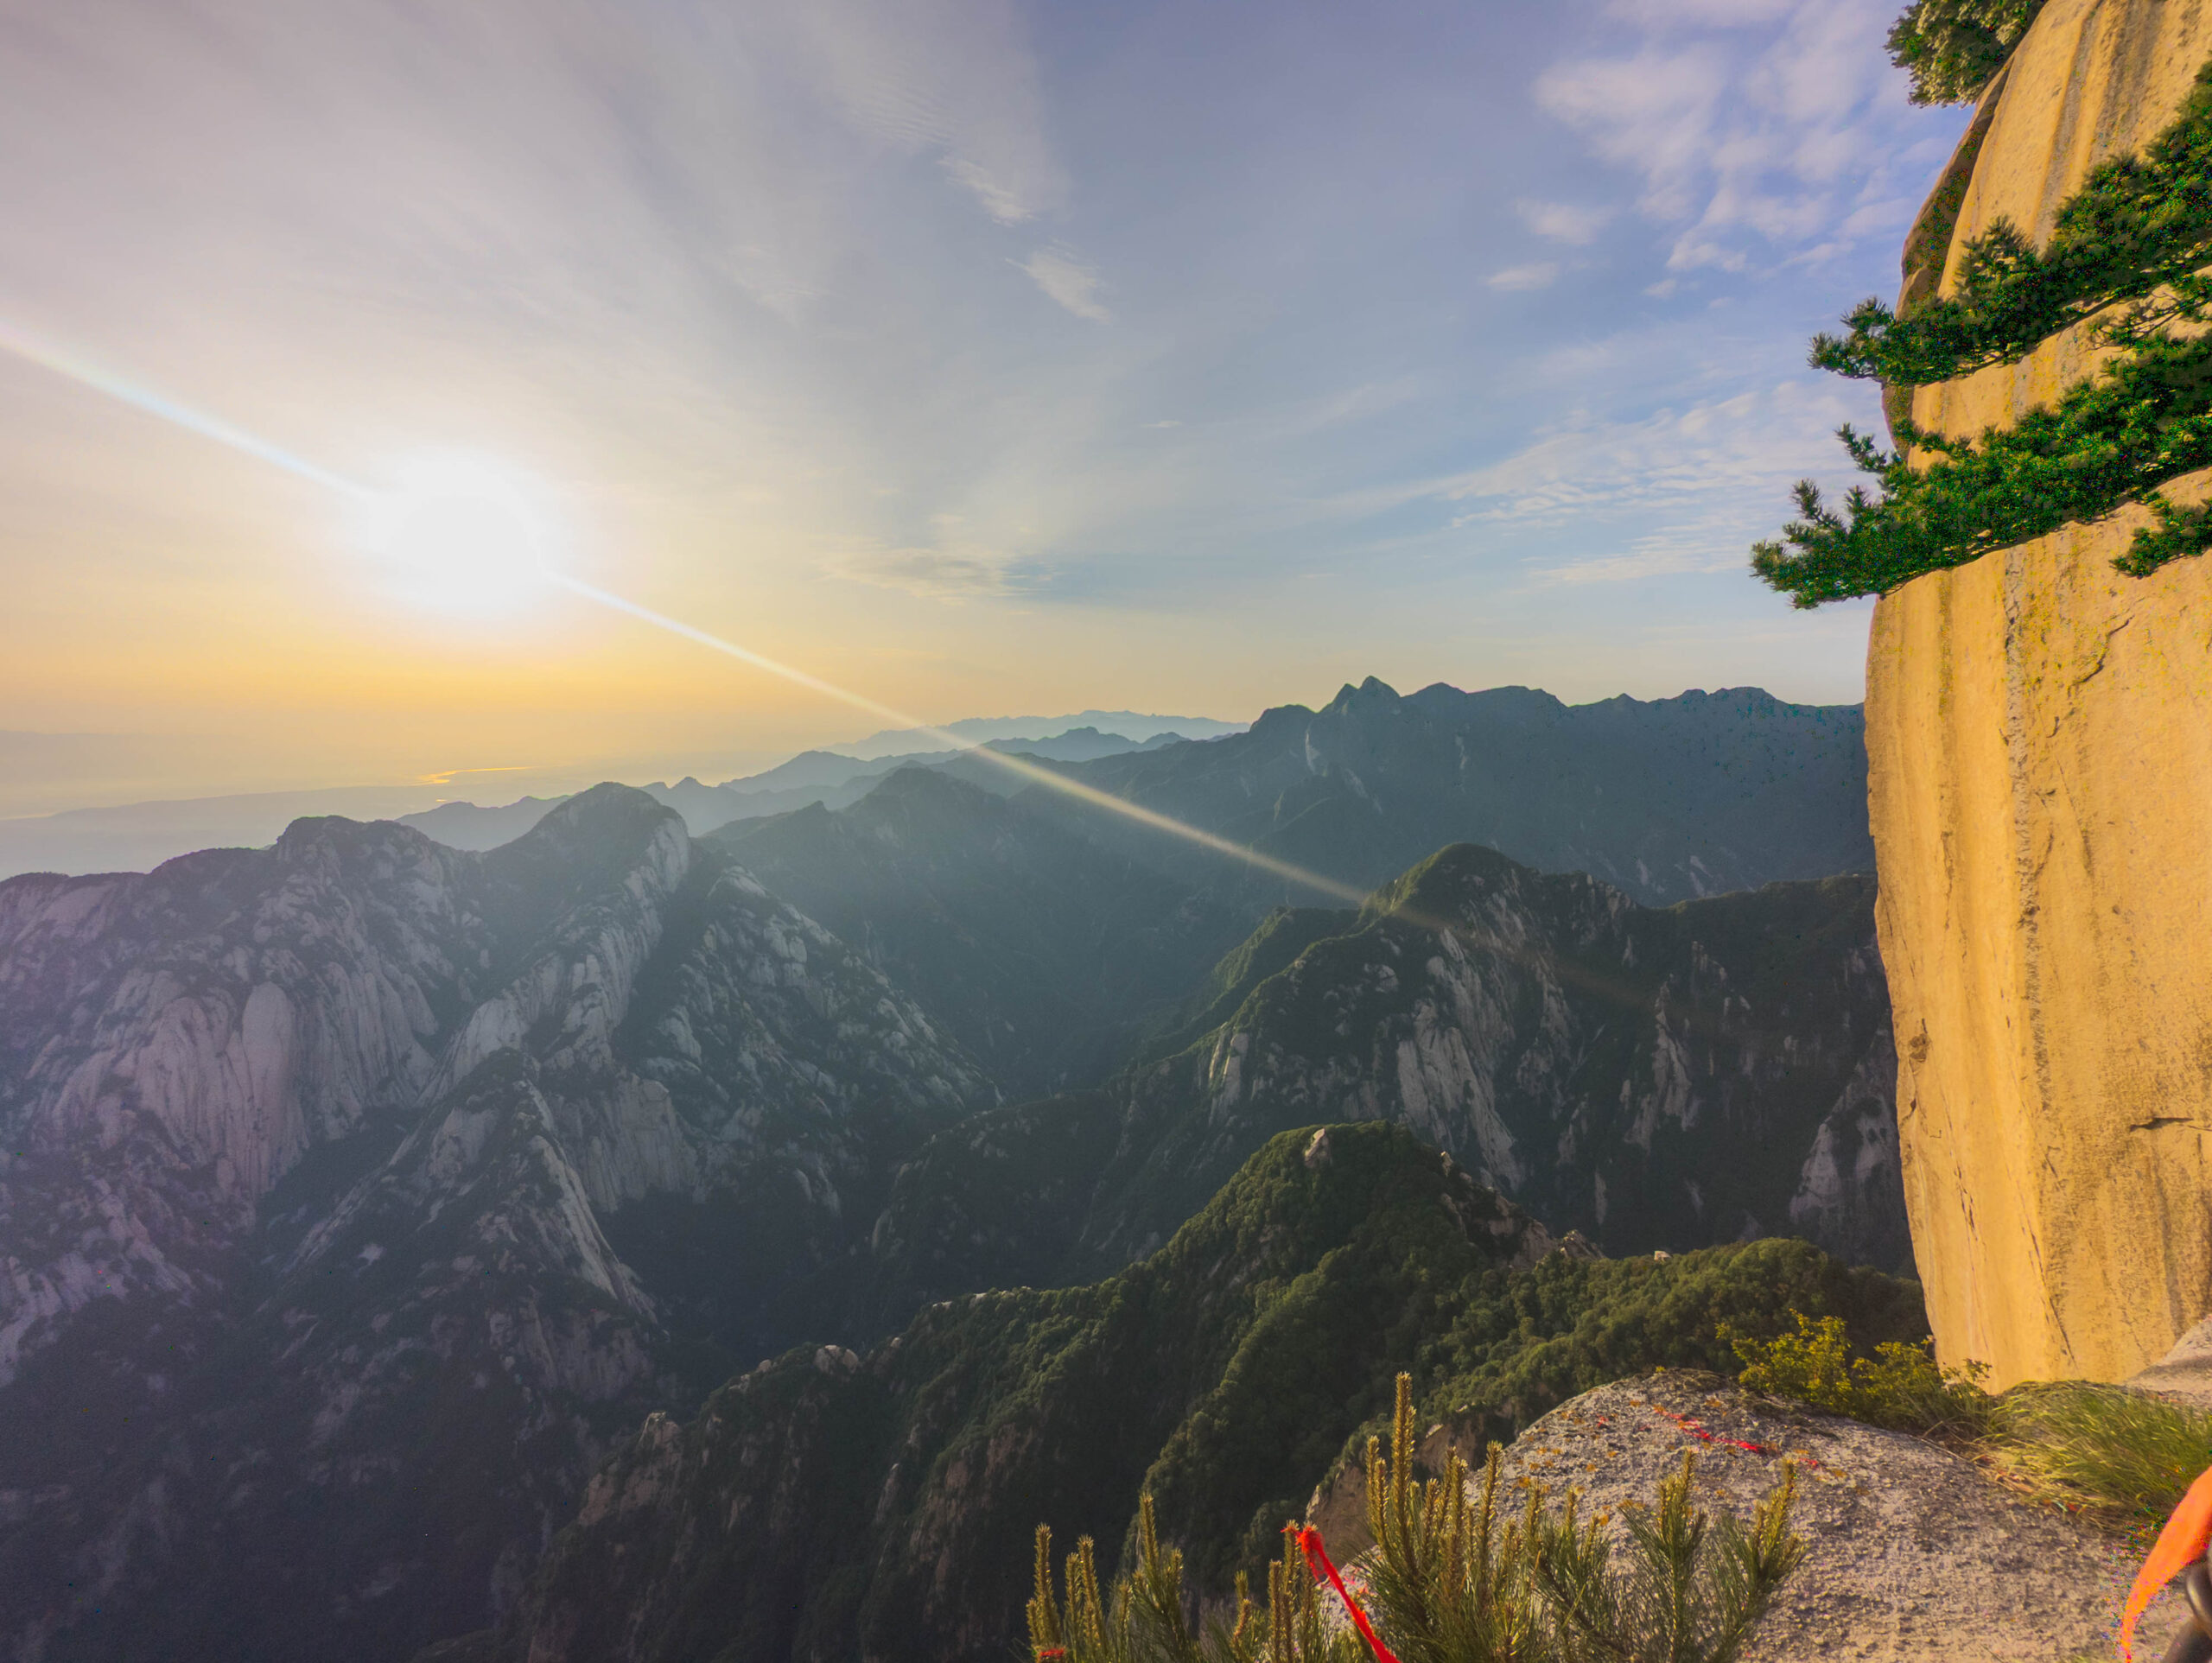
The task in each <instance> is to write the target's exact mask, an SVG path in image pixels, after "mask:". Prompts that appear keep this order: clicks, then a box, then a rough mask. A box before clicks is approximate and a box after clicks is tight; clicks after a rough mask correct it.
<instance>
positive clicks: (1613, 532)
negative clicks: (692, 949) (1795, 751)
mask: <svg viewBox="0 0 2212 1663" xmlns="http://www.w3.org/2000/svg"><path fill="white" fill-rule="evenodd" d="M1896 3H1897V0H1872V3H1869V0H1802V3H1797V0H1543V3H1535V0H1528V3H1519V0H1516V3H1490V4H1465V3H1461V4H1449V5H1447V4H1431V3H1414V0H1363V3H1362V4H1360V5H1357V6H1348V5H1344V4H1343V3H1341V0H1338V3H1328V4H1321V3H1309V0H1268V3H1266V4H1256V3H1255V4H1244V3H1236V0H1221V3H1211V4H1207V5H1204V6H1192V5H1189V4H1187V3H1185V4H1158V5H1154V4H1150V3H1147V0H1116V3H1113V4H1097V3H1087V0H1085V3H1077V0H1058V3H1053V4H1023V3H1014V0H810V3H809V4H807V5H804V6H793V5H791V4H789V3H767V4H760V5H753V4H741V3H721V4H686V3H666V0H622V3H619V4H618V3H587V0H470V3H469V4H467V5H465V6H454V5H450V4H432V3H428V0H421V3H401V0H388V3H382V4H371V3H353V0H295V3H292V4H289V5H287V6H285V7H282V8H276V7H270V6H268V5H266V4H264V3H260V0H238V3H232V0H107V3H103V4H100V5H98V6H54V5H51V4H47V3H42V0H0V154H4V155H6V156H8V157H9V158H10V163H11V165H10V167H9V168H6V169H4V170H0V592H3V593H5V594H6V595H7V597H8V603H7V605H6V606H5V608H4V609H0V737H4V736H5V734H8V733H12V734H15V735H16V736H17V737H16V739H14V740H12V741H11V742H10V746H0V752H3V753H4V754H5V755H7V756H8V757H9V759H10V772H11V776H12V778H11V779H10V781H9V782H7V783H6V784H5V786H4V788H0V814H4V813H9V812H16V813H22V812H30V811H32V810H33V809H34V808H35V809H39V810H41V811H42V810H45V809H54V808H61V807H67V806H73V805H74V804H75V803H79V802H84V803H90V802H94V801H124V800H130V798H131V797H134V796H135V797H147V796H189V795H202V794H208V793H213V792H216V791H236V790H264V789H278V788H287V789H289V788H302V787H308V786H318V785H339V784H347V785H351V784H385V783H389V782H400V781H419V780H424V779H431V780H444V779H448V778H450V779H454V780H459V781H461V782H464V783H466V784H469V786H470V788H471V789H470V792H469V794H471V795H475V796H478V797H480V799H481V800H493V799H495V798H497V797H499V795H500V793H499V789H498V787H499V782H501V781H502V780H514V781H524V780H529V781H534V780H537V779H540V778H550V777H551V776H553V775H556V774H563V773H565V774H568V775H571V776H573V775H578V774H596V773H605V774H607V775H610V776H612V777H617V778H656V777H667V778H674V777H676V776H677V775H678V774H681V773H684V772H696V773H698V774H700V775H701V776H702V777H703V778H721V777H723V776H725V775H727V774H729V773H734V772H741V771H748V770H749V769H751V768H753V767H757V766H760V765H766V764H767V763H772V762H773V761H775V760H777V759H779V758H780V757H781V756H783V755H786V754H789V753H790V752H792V751H794V750H797V749H798V748H801V747H803V746H808V745H814V744H823V743H835V742H837V741H839V740H846V739H855V738H858V737H859V736H860V735H861V734H863V733H868V732H870V731H872V730H874V729H875V728H879V727H884V726H886V725H887V724H886V723H885V722H884V721H882V720H876V719H874V717H871V716H868V715H867V714H861V713H857V712H855V710H853V709H851V708H846V707H844V706H841V705H839V704H837V703H836V701H833V700H829V699H825V698H824V697H823V695H821V693H820V692H819V691H818V690H816V689H810V688H807V687H804V686H802V685H799V684H797V683H793V682H787V681H784V680H781V679H779V678H778V677H777V676H773V675H771V674H768V673H766V672H764V671H762V670H759V669H757V668H753V667H751V666H748V665H747V664H744V663H739V662H735V661H733V660H731V659H729V658H728V657H721V656H718V655H716V654H715V653H712V652H709V651H702V650H701V649H699V648H698V647H696V645H693V644H689V643H687V642H685V641H683V640H681V639H678V638H673V637H671V636H670V635H669V634H667V633H666V632H663V631H659V630H657V629H655V628H654V627H653V626H652V625H649V624H646V623H643V622H640V621H639V620H638V619H635V618H634V617H631V616H627V615H625V614H623V613H618V612H615V611H613V610H610V609H609V608H607V606H601V605H597V604H594V602H593V601H592V600H588V599H586V598H583V597H582V596H580V595H578V594H576V593H573V592H571V591H569V590H564V589H562V588H560V587H556V586H555V585H550V584H547V583H543V582H541V581H537V580H536V579H534V578H532V577H530V576H528V575H527V574H525V575H524V576H523V577H521V578H519V579H517V580H516V581H512V582H507V581H504V580H501V581H493V582H492V583H491V585H490V587H489V590H488V592H487V591H486V586H485V583H484V582H483V581H482V578H483V574H481V573H476V572H473V571H468V570H464V569H463V568H466V567H467V560H466V559H465V558H464V557H462V555H461V552H460V551H458V550H454V551H451V552H452V553H453V558H451V559H450V560H448V558H447V551H443V550H442V549H441V550H440V551H438V552H435V555H434V556H433V557H428V558H413V559H396V558H395V557H394V554H393V545H391V543H390V542H389V541H388V540H385V539H384V538H383V536H382V534H381V533H380V532H378V531H377V530H375V529H374V527H373V526H372V524H371V522H372V521H373V520H374V519H375V515H374V513H373V512H371V511H368V510H365V509H364V506H363V505H364V504H365V503H366V504H368V505H370V507H371V509H373V507H374V505H376V504H378V503H380V502H386V501H396V500H399V499H400V498H401V497H402V496H403V495H404V492H405V491H406V489H407V488H408V486H407V481H409V480H410V479H413V478H416V476H417V475H418V474H419V473H421V470H422V469H423V468H424V467H431V468H434V469H435V467H441V466H445V465H447V464H448V463H453V465H454V466H461V467H467V468H469V469H473V470H474V474H472V476H471V477H477V478H482V479H493V480H494V481H497V482H500V483H499V489H500V490H502V491H508V492H511V493H512V497H513V500H514V501H515V502H518V503H521V504H523V505H524V507H523V508H522V509H518V513H520V514H522V515H523V517H524V519H526V521H527V524H528V525H529V527H530V528H531V536H532V538H533V539H534V541H533V543H532V544H531V547H532V548H533V549H536V550H537V553H538V555H542V557H543V559H544V560H545V561H547V562H550V563H551V564H553V565H555V566H556V567H557V568H559V569H560V570H561V571H563V572H564V573H567V574H570V575H572V576H573V577H575V578H576V579H578V580H580V581H582V582H584V583H586V584H588V585H590V586H593V587H596V588H598V589H600V590H602V591H606V592H608V593H614V594H617V595H620V596H621V597H623V598H625V599H626V600H631V601H632V602H635V603H637V604H638V605H641V606H646V607H649V608H651V609H653V610H655V611H657V612H658V613H664V614H666V615H668V616H670V617H673V618H677V619H681V620H683V621H684V622H686V623H688V624H690V625H694V626H696V627H697V628H699V629H702V630H706V631H709V632H713V633H715V634H716V635H718V636H721V637H722V638H726V639H728V640H731V641H734V642H736V643H739V644H742V645H743V646H745V647H747V648H748V649H750V650H753V651H757V652H760V653H763V654H766V655H768V656H770V657H774V658H776V659H779V660H781V661H784V662H785V663H791V664H794V665H797V666H799V667H801V668H802V669H804V670H805V671H807V672H808V673H809V674H810V675H811V676H815V677H817V678H820V679H821V680H823V681H826V682H831V683H834V684H836V685H838V686H841V687H846V688H850V689H855V690H857V691H859V692H861V694H863V695H865V696H867V697H868V698H870V699H873V700H874V701H877V702H878V703H879V704H882V705H887V706H890V707H893V708H896V709H898V710H899V711H900V712H902V713H911V714H913V715H914V716H916V717H917V718H918V719H921V720H931V721H946V720H954V719H957V718H962V717H975V716H989V715H1001V714H1019V713H1026V712H1031V711H1038V712H1044V711H1052V710H1077V709H1082V708H1093V707H1096V708H1134V709H1139V710H1160V711H1172V712H1185V713H1189V714H1205V715H1211V716H1217V717H1223V718H1227V719H1231V720H1242V719H1246V718H1249V717H1250V716H1252V715H1253V714H1256V713H1257V712H1258V711H1259V710H1260V709H1262V708H1266V707H1268V706H1270V705H1274V704H1281V703H1285V702H1292V701H1297V702H1304V703H1319V702H1321V701H1325V700H1326V699H1327V698H1328V697H1330V696H1331V695H1332V694H1333V693H1334V691H1335V690H1336V689H1337V687H1338V685H1339V684H1340V683H1342V682H1346V681H1351V682H1357V681H1359V680H1361V679H1362V678H1363V677H1365V676H1370V675H1373V676H1381V677H1382V678H1383V680H1385V681H1386V682H1390V683H1392V684H1393V685H1395V686H1397V687H1399V688H1400V689H1402V690H1411V689H1414V688H1416V687H1420V686H1422V685H1425V684H1427V683H1428V682H1433V681H1446V682H1452V683H1453V684H1455V685H1458V686H1460V687H1465V688H1480V687H1487V686H1494V685H1499V684H1503V683H1516V682H1517V683H1522V684H1527V685H1532V686H1539V687H1543V688H1546V689H1549V690H1551V691H1553V692H1554V693H1556V694H1558V695H1560V696H1561V697H1564V698H1567V699H1569V700H1571V701H1581V700H1587V699H1592V698H1599V697H1605V696H1609V695H1613V694H1617V693H1629V694H1632V695H1636V696H1638V697H1659V696H1666V695H1672V694H1675V693H1677V692H1680V691H1681V690H1682V689H1686V688H1691V687H1705V688H1718V687H1723V686H1738V685H1745V684H1758V685H1760V686H1764V687H1766V688H1767V689H1770V691H1772V692H1774V693H1776V694H1777V695H1781V696H1783V697H1786V698H1791V699H1797V700H1805V701H1851V700H1856V699H1857V698H1859V696H1860V693H1861V687H1862V670H1863V657H1864V652H1865V642H1866V624H1867V618H1868V606H1866V604H1853V605H1845V606H1834V607H1829V608H1825V609H1822V610H1821V611H1819V612H1816V613H1797V612H1794V611H1792V610H1791V609H1790V608H1789V606H1788V605H1787V604H1786V603H1785V602H1784V601H1783V600H1782V599H1781V598H1779V597H1777V596H1776V595H1774V594H1772V593H1770V592H1768V591H1767V590H1765V589H1764V588H1763V587H1760V586H1759V585H1758V584H1757V583H1756V582H1755V581H1753V580H1752V579H1751V577H1750V576H1749V575H1748V574H1747V571H1746V568H1745V559H1746V551H1747V547H1748V545H1749V543H1751V541H1752V540H1753V539H1754V538H1756V537H1758V536H1767V535H1771V533H1772V532H1773V530H1774V529H1775V528H1776V527H1777V525H1778V524H1780V522H1781V521H1782V520H1783V519H1784V518H1786V517H1787V516H1788V508H1789V504H1788V498H1787V493H1788V487H1789V484H1790V482H1791V481H1793V480H1795V479H1798V478H1800V477H1802V476H1805V475H1808V474H1809V475H1813V476H1815V477H1818V478H1821V479H1824V480H1827V481H1829V482H1831V483H1833V482H1834V481H1836V480H1838V479H1840V478H1841V477H1842V475H1843V474H1844V473H1845V471H1846V470H1845V468H1844V467H1843V465H1842V457H1841V453H1840V448H1839V447H1837V445H1836V443H1835V441H1834V438H1833V436H1832V435H1833V430H1834V428H1835V427H1836V425H1837V424H1838V423H1839V422H1842V421H1845V420H1852V421H1854V422H1859V423H1860V424H1861V425H1871V424H1872V423H1873V422H1875V421H1876V419H1877V416H1876V408H1875V403H1874V400H1873V398H1872V395H1871V392H1870V391H1869V390H1867V389H1866V388H1865V387H1862V386H1857V385H1853V384H1847V383H1842V382H1839V381H1836V380H1834V379H1833V378H1826V377H1823V376H1821V375H1819V374H1818V373H1816V372H1815V371H1811V370H1809V369H1808V368H1807V367H1806V365H1805V362H1804V355H1805V350H1806V342H1807V339H1808V336H1809V335H1810V334H1811V333H1813V332H1814V331H1815V330H1816V329H1819V328H1821V327H1827V326H1828V325H1829V324H1831V323H1832V322H1833V321H1834V319H1835V318H1836V317H1837V316H1839V315H1840V314H1841V313H1842V312H1844V311H1845V310H1847V308H1849V307H1850V306H1851V305H1852V304H1853V302H1854V301H1857V300H1859V299H1860V298H1861V297H1863V296H1865V295H1869V294H1884V295H1886V294H1889V293H1891V292H1893V291H1894V289H1895V287H1896V270H1897V250H1898V247H1899V244H1900V242H1901V239H1902V237H1903V234H1904V230H1905V227H1906V225H1907V224H1908V222H1909V220H1910V217H1911V215H1912V213H1913V212H1914V211H1915V209H1916V206H1917V205H1918V203H1919V200H1920V199H1921V198H1922V196H1923V194H1925V192H1926V190H1927V188H1928V187H1929V185H1930V184H1931V183H1932V181H1933V180H1934V178H1935V176H1936V174H1937V172H1938V171H1939V170H1940V168H1941V166H1942V161H1943V159H1944V157H1945V156H1947V155H1948V151H1949V149H1950V146H1951V144H1952V143H1953V141H1954V140H1955V136H1956V135H1957V134H1958V132H1959V131H1960V130H1961V129H1962V127H1963V124H1964V119H1965V115H1964V112H1963V111H1957V110H1942V111H1926V110H1916V109H1914V108H1912V107H1911V106H1910V105H1908V104H1907V103H1906V101H1905V98H1904V80H1903V77H1902V76H1901V75H1900V74H1898V73H1897V72H1896V71H1894V70H1892V69H1891V67H1889V65H1888V63H1887V61H1886V60H1885V56H1884V54H1883V51H1882V38H1883V35H1885V31H1886V29H1887V28H1888V25H1889V22H1890V18H1891V12H1892V11H1893V10H1894V9H1895V5H1896ZM195 424H196V425H195ZM216 424H219V425H216ZM211 428H212V429H213V436H210V429H211ZM426 459H428V460H426ZM454 459H459V460H458V461H457V462H456V461H454ZM410 470H411V471H410ZM333 482H336V485H335V487H334V483H333ZM410 500H411V499H410ZM503 500H504V499H503ZM493 576H494V578H495V579H499V578H500V574H499V573H497V572H495V573H494V574H493ZM23 735H45V736H51V737H47V738H42V739H25V738H22V737H21V736H23ZM458 790H459V788H458V787H456V794H458Z"/></svg>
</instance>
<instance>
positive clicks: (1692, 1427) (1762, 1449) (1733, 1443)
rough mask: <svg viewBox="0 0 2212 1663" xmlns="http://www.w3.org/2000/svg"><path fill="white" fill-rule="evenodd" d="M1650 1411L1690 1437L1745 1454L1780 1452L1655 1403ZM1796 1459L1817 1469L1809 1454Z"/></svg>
mask: <svg viewBox="0 0 2212 1663" xmlns="http://www.w3.org/2000/svg"><path fill="white" fill-rule="evenodd" d="M1651 1412H1652V1413H1653V1414H1655V1415H1657V1416H1658V1417H1659V1418H1660V1419H1662V1420H1671V1421H1673V1422H1674V1423H1675V1425H1677V1426H1679V1427H1681V1429H1682V1430H1683V1431H1686V1432H1688V1434H1689V1435H1690V1436H1691V1437H1692V1438H1698V1439H1700V1440H1701V1441H1702V1442H1704V1443H1707V1444H1720V1445H1722V1446H1723V1447H1724V1448H1726V1449H1731V1450H1743V1451H1744V1453H1745V1454H1746V1455H1780V1454H1781V1453H1782V1451H1781V1450H1777V1449H1776V1448H1775V1447H1774V1445H1773V1444H1747V1443H1745V1441H1744V1440H1743V1439H1742V1438H1723V1437H1721V1436H1720V1435H1719V1433H1717V1432H1713V1431H1707V1429H1706V1425H1705V1423H1704V1422H1703V1421H1700V1420H1695V1419H1691V1417H1689V1416H1688V1415H1678V1414H1674V1413H1672V1412H1669V1411H1668V1410H1665V1409H1662V1408H1661V1407H1660V1406H1658V1405H1657V1404H1656V1403H1655V1404H1653V1405H1652V1406H1651ZM1797 1460H1798V1461H1799V1463H1802V1465H1804V1466H1806V1467H1808V1468H1811V1469H1818V1468H1819V1466H1820V1464H1821V1463H1819V1462H1817V1461H1815V1460H1814V1459H1813V1457H1811V1456H1809V1455H1801V1456H1799V1457H1797Z"/></svg>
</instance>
